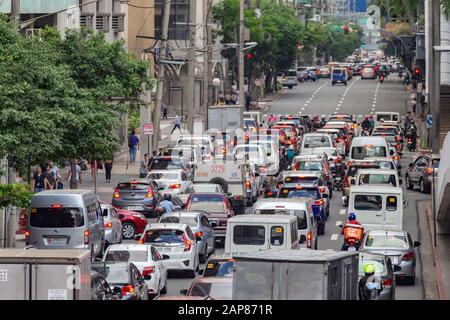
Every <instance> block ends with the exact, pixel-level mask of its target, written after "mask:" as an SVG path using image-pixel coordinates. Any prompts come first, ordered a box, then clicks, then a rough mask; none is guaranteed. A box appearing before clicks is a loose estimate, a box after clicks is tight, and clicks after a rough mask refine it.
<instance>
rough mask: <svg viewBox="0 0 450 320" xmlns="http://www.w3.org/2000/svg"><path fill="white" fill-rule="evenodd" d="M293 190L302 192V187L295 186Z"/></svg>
mask: <svg viewBox="0 0 450 320" xmlns="http://www.w3.org/2000/svg"><path fill="white" fill-rule="evenodd" d="M295 189H296V190H303V187H302V186H296V187H295Z"/></svg>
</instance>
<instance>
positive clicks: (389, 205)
mask: <svg viewBox="0 0 450 320" xmlns="http://www.w3.org/2000/svg"><path fill="white" fill-rule="evenodd" d="M386 210H387V211H397V197H395V196H389V197H387V198H386Z"/></svg>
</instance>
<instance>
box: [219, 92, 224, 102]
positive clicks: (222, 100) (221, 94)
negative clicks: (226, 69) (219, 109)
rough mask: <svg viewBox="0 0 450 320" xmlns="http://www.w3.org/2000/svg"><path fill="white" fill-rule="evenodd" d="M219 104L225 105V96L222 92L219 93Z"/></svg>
mask: <svg viewBox="0 0 450 320" xmlns="http://www.w3.org/2000/svg"><path fill="white" fill-rule="evenodd" d="M219 104H225V95H224V94H223V91H222V90H220V91H219Z"/></svg>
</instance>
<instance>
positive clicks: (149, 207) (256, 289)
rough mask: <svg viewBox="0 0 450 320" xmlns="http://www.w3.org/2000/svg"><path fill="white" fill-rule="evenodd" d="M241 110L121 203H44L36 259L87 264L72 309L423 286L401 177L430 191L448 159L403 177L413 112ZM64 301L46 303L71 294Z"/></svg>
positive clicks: (388, 295)
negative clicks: (104, 303) (437, 167)
mask: <svg viewBox="0 0 450 320" xmlns="http://www.w3.org/2000/svg"><path fill="white" fill-rule="evenodd" d="M355 68H356V66H355ZM369 68H370V69H372V73H371V74H370V78H373V77H375V76H374V75H373V69H374V68H372V67H367V66H366V67H364V66H360V75H361V77H362V78H364V77H366V75H367V77H369V76H368V74H369V70H368V69H369ZM322 69H324V68H323V67H322V68H321V70H322ZM325 69H326V68H325ZM366 69H367V70H366ZM323 71H324V72H325V71H326V70H323ZM348 72H349V69H348V68H347V69H345V65H344V66H342V65H333V66H330V69H329V72H328V73H327V76H329V77H330V78H331V79H334V78H333V74H338V76H339V77H342V76H343V77H345V80H342V79H341V82H343V83H344V84H345V85H347V80H348V77H347V73H348ZM352 72H353V71H352ZM336 81H337V82H338V80H336ZM332 82H333V83H330V85H335V83H334V80H333V81H332ZM235 108H236V106H214V107H211V110H210V115H209V118H208V121H209V127H210V128H219V129H209V130H208V131H206V132H205V133H204V134H200V135H185V134H181V135H179V136H177V138H176V139H175V141H173V144H172V145H169V146H167V147H165V148H164V149H163V154H162V155H160V156H157V157H154V158H152V160H151V162H150V164H149V174H148V176H147V177H146V178H132V179H125V180H123V181H121V182H119V183H118V184H117V185H116V186H115V187H114V190H113V193H112V196H111V201H108V202H106V201H100V200H99V199H98V197H97V196H96V195H95V194H94V193H93V192H92V191H91V190H84V189H78V190H54V191H45V192H41V193H38V194H35V195H34V196H33V199H32V201H31V205H30V214H29V220H28V221H27V231H26V234H25V236H26V245H27V247H26V248H29V250H28V251H30V253H29V254H30V256H31V255H32V254H34V255H38V253H36V251H39V250H42V249H51V250H56V251H58V252H63V251H65V252H66V253H65V254H61V255H60V257H58V259H59V258H61V259H66V260H64V261H65V262H64V263H69V262H68V261H78V264H76V265H77V266H78V267H79V270H81V271H80V272H81V273H82V275H81V278H82V277H83V276H88V277H89V276H90V287H89V288H83V283H82V281H81V283H80V284H79V287H80V288H77V290H75V291H76V292H75V291H74V293H73V295H74V296H73V297H72V299H75V296H76V297H78V298H79V299H82V298H83V297H84V298H86V299H91V300H147V299H148V300H153V299H156V300H245V299H249V300H261V299H267V300H270V299H273V300H278V299H280V300H283V299H320V300H328V299H335V300H336V299H337V300H356V299H359V300H394V299H395V297H396V294H395V291H396V287H397V286H408V285H410V286H411V285H414V284H415V276H416V263H417V261H416V260H417V256H418V250H419V247H420V242H418V241H415V239H413V238H412V237H411V235H410V233H409V232H408V230H405V229H404V226H403V215H404V209H405V208H406V207H407V206H408V199H407V197H406V196H405V194H404V192H403V190H402V188H401V185H402V184H403V180H402V169H403V172H404V174H405V184H406V188H407V189H409V190H412V189H414V188H415V187H417V188H419V189H420V191H421V192H423V193H429V192H430V184H431V178H432V174H433V172H434V171H433V170H430V168H431V166H433V164H432V163H434V162H433V160H436V156H433V155H422V156H419V157H418V158H417V160H415V161H414V162H413V163H412V164H411V165H410V166H409V167H408V168H402V167H401V162H400V159H401V157H402V155H403V152H404V151H405V150H406V149H408V150H409V151H414V149H415V146H410V144H412V143H409V142H408V139H407V130H405V128H404V123H403V119H404V118H405V117H404V116H403V115H402V114H400V113H398V112H391V111H377V112H375V113H373V114H370V115H366V116H365V117H364V119H363V120H361V119H359V120H358V119H356V117H355V116H354V115H352V114H346V113H336V112H335V113H334V114H332V115H330V116H328V117H321V116H318V115H309V114H303V113H301V112H299V113H291V114H278V115H274V114H264V113H262V112H260V111H248V112H243V115H242V113H239V112H236V109H235ZM229 110H232V111H231V112H229ZM233 117H234V118H233ZM226 119H228V120H226ZM226 121H228V122H226ZM231 123H235V124H237V125H235V126H234V127H233V125H232V124H231ZM419 168H421V169H419ZM333 198H334V199H338V200H337V201H336V200H335V201H332V199H333ZM336 218H340V220H338V222H337V223H336V224H335V223H334V222H333V223H330V220H332V219H334V220H333V221H335V220H336ZM330 235H331V240H334V242H330V240H329V238H330ZM330 243H333V245H330ZM67 249H78V250H72V251H73V256H71V255H70V254H69V253H67V251H71V250H67ZM44 251H50V250H44ZM44 251H42V252H44ZM56 256H57V254H54V255H52V254H51V253H46V255H44V256H43V257H41V259H44V260H45V259H57V258H56ZM69 258H70V259H69ZM42 261H43V260H42ZM52 261H53V260H52ZM64 263H63V262H60V264H64ZM30 268H31V267H30ZM77 270H78V269H77ZM83 270H84V271H83ZM322 271H323V272H322ZM40 272H42V271H40ZM77 272H78V271H77ZM63 273H65V272H63ZM83 273H84V274H83ZM283 273H284V274H285V275H286V276H283V277H281V276H280V275H281V274H283ZM54 274H55V275H59V274H58V273H56V271H55V273H54ZM61 277H62V278H63V280H64V281H63V283H65V281H66V275H64V274H61ZM55 278H56V277H55ZM55 281H56V280H55ZM324 283H325V284H328V288H329V289H328V290H324V289H323V284H324ZM343 283H346V285H345V287H344V286H343ZM56 287H57V286H56ZM78 289H79V290H78ZM51 290H53V289H48V296H47V291H46V292H45V293H44V298H45V299H47V298H50V292H52V293H51V295H52V298H55V299H57V298H61V299H63V298H67V297H68V295H69V297H71V296H70V294H72V293H71V291H70V290H69V291H67V290H66V291H67V292H65V291H64V290H62V289H61V290H59V291H58V290H56V289H54V290H53V291H51ZM41 298H42V297H41Z"/></svg>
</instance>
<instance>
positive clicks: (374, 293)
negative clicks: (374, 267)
mask: <svg viewBox="0 0 450 320" xmlns="http://www.w3.org/2000/svg"><path fill="white" fill-rule="evenodd" d="M364 290H365V291H366V292H367V295H366V296H367V297H368V298H369V300H377V298H378V296H379V295H380V292H381V290H382V288H381V284H380V283H379V282H378V281H375V282H367V283H366V284H365V285H364Z"/></svg>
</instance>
